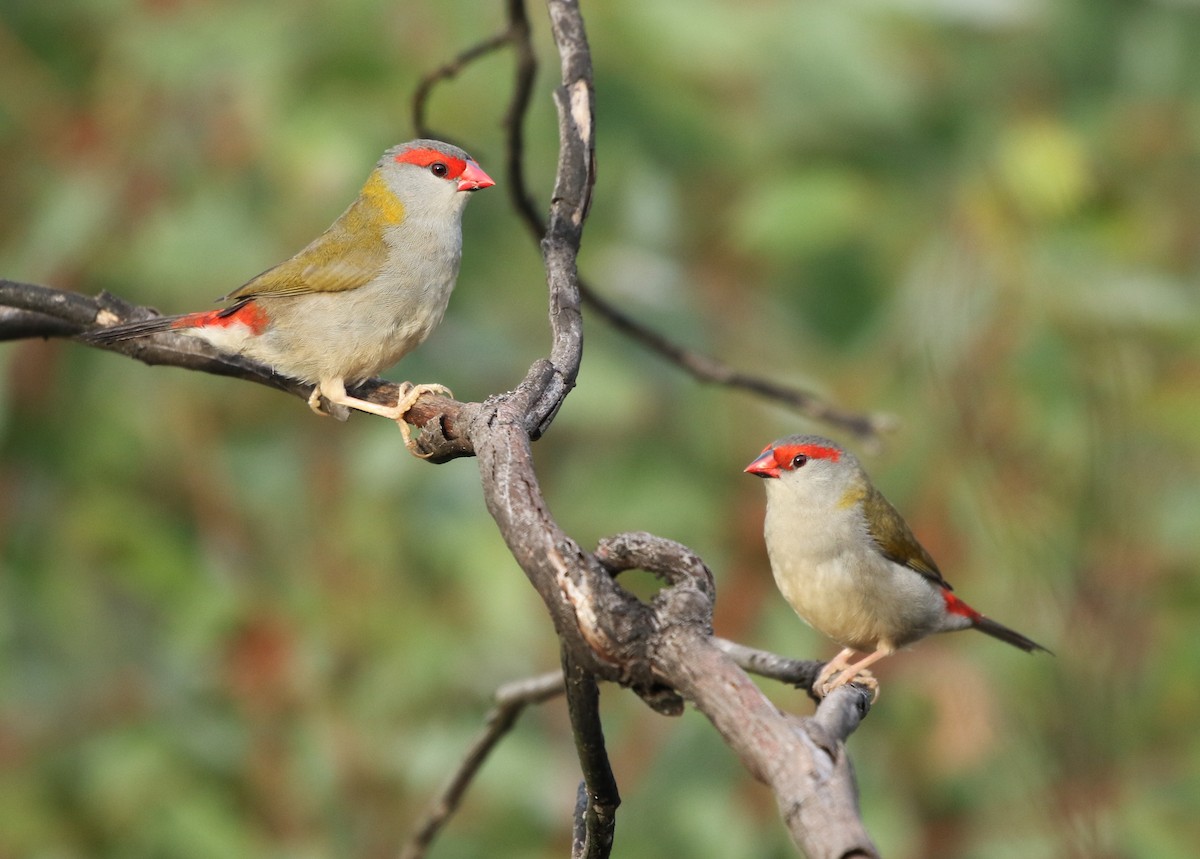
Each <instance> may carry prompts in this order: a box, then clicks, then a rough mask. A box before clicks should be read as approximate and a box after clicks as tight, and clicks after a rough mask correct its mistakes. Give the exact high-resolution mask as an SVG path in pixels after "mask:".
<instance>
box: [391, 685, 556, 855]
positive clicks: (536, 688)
mask: <svg viewBox="0 0 1200 859" xmlns="http://www.w3.org/2000/svg"><path fill="white" fill-rule="evenodd" d="M563 691H564V686H563V676H562V674H561V673H560V672H558V671H552V672H550V673H548V674H541V675H538V676H537V677H529V678H527V679H525V680H518V681H516V682H515V683H508V684H505V685H504V686H501V687H500V688H499V689H497V690H496V694H495V697H494V706H493V707H492V709H491V710H490V711H489V712H488V714H487V716H486V717H485V719H484V727H483V730H482V731H480V732H479V734H478V735H477V736H476V737H475V741H474V742H473V743H472V744H471V748H470V749H469V750H468V751H467V754H466V756H465V757H464V758H463V761H462V763H461V764H459V766H458V769H456V770H455V771H454V773H453V774H452V775H451V776H450V779H449V780H448V781H447V782H446V786H445V787H444V788H442V792H441V793H439V794H438V796H437V797H436V798H435V799H434V800H433V802H431V803H430V805H429V807H428V808H427V809H426V811H425V813H424V814H423V815H422V816H421V818H420V820H418V822H417V825H416V829H415V830H414V832H413V834H412V836H411V837H410V838H409V839H408V842H407V843H406V844H405V845H404V847H403V848H402V849H401V851H400V859H424V856H425V855H426V853H428V851H429V848H430V847H431V846H432V845H433V842H434V839H435V838H437V836H438V833H440V832H441V831H442V828H443V827H444V826H445V825H446V822H447V821H448V820H449V819H450V817H451V815H453V814H454V812H455V811H457V810H458V806H459V804H460V803H461V802H462V799H463V796H464V795H466V792H467V788H468V787H470V786H471V781H472V780H473V779H474V778H475V776H476V775H477V774H478V773H479V770H480V768H481V767H482V766H483V764H484V761H486V760H487V756H488V755H489V754H491V751H492V749H494V748H495V747H496V745H497V744H498V743H499V742H500V741H501V740H502V739H504V737H505V735H506V734H508V732H509V731H511V730H512V727H513V725H515V724H516V723H517V719H518V718H519V717H520V715H521V713H523V712H524V711H525V708H526V707H528V706H530V705H532V704H540V703H541V702H543V701H546V700H549V699H550V698H554V697H556V696H558V695H561V694H562V693H563Z"/></svg>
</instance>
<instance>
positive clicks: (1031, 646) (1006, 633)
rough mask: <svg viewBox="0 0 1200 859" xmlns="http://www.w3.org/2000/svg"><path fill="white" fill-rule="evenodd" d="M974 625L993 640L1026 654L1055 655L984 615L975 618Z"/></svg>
mask: <svg viewBox="0 0 1200 859" xmlns="http://www.w3.org/2000/svg"><path fill="white" fill-rule="evenodd" d="M972 625H973V626H974V627H975V628H976V629H977V630H979V631H980V632H986V633H987V634H988V635H990V636H991V637H992V638H998V639H1000V640H1001V641H1003V642H1005V643H1007V644H1011V645H1012V646H1013V647H1019V648H1021V649H1022V650H1024V651H1025V652H1026V653H1033V652H1034V651H1037V650H1044V651H1045V652H1046V653H1049V654H1050V655H1051V656H1053V655H1054V654H1053V652H1052V651H1051V650H1050V649H1049V648H1048V647H1042V646H1041V645H1040V644H1038V643H1037V642H1036V641H1034V640H1033V639H1031V638H1026V637H1025V636H1023V635H1021V633H1019V632H1017V631H1016V630H1015V629H1009V628H1008V627H1007V626H1005V625H1004V624H1002V623H997V622H996V621H994V620H992V619H991V618H990V617H984V616H983V615H980V616H979V617H977V618H975V622H974V624H972Z"/></svg>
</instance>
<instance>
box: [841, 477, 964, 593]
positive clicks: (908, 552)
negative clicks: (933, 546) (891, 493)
mask: <svg viewBox="0 0 1200 859" xmlns="http://www.w3.org/2000/svg"><path fill="white" fill-rule="evenodd" d="M863 512H864V513H865V514H866V516H867V530H868V532H869V533H870V535H871V539H872V540H874V541H875V546H876V548H877V549H879V553H880V554H881V555H883V556H884V557H885V558H887V559H888V560H889V561H892V562H894V563H897V564H900V565H901V566H905V567H908V568H909V569H910V570H914V571H916V572H918V573H920V574H921V575H923V576H924V577H925V578H927V579H929V580H930V581H931V582H933V583H934V584H936V585H938V586H939V587H943V588H945V589H946V590H953V588H952V587H950V583H949V582H948V581H946V580H945V579H944V578H942V571H941V570H939V569H938V565H937V563H936V562H935V561H934V560H933V558H932V557H930V555H929V553H928V552H927V551H925V547H924V546H922V545H921V544H920V543H919V542H917V538H916V537H914V536H913V533H912V531H911V530H910V529H909V527H908V523H907V522H905V521H904V519H903V517H902V516H901V515H900V514H899V513H897V512H896V508H895V507H893V506H892V505H891V502H890V501H888V500H887V499H886V498H884V497H883V494H882V493H881V492H879V490H877V489H875V488H874V487H871V489H870V491H868V492H867V493H866V495H865V496H864V498H863Z"/></svg>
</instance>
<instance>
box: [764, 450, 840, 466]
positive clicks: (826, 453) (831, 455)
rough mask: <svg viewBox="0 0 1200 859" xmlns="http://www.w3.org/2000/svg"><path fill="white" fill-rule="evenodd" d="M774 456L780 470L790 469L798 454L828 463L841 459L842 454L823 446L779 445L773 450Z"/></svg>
mask: <svg viewBox="0 0 1200 859" xmlns="http://www.w3.org/2000/svg"><path fill="white" fill-rule="evenodd" d="M765 452H766V451H764V453H765ZM774 454H775V462H776V464H778V465H779V467H780V468H791V467H792V461H793V460H794V459H795V458H796V457H797V456H798V455H800V454H804V455H805V456H807V457H808V458H809V459H828V460H829V461H830V462H837V461H838V460H839V459H841V458H842V452H841V451H840V450H838V449H837V448H836V447H826V446H825V445H823V444H781V445H780V446H779V447H777V448H775V451H774Z"/></svg>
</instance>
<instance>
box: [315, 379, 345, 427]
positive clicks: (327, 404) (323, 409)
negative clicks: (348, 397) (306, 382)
mask: <svg viewBox="0 0 1200 859" xmlns="http://www.w3.org/2000/svg"><path fill="white" fill-rule="evenodd" d="M343 393H344V391H343ZM308 407H309V408H310V409H312V410H313V411H314V412H316V413H317V414H319V415H320V416H321V417H323V418H335V419H337V420H339V421H345V420H349V418H350V409H348V408H347V407H346V406H344V405H342V404H341V403H336V402H333V401H332V400H328V399H326V400H324V401H322V399H321V386H320V385H318V386H317V387H315V388H313V392H312V393H311V394H309V395H308Z"/></svg>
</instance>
